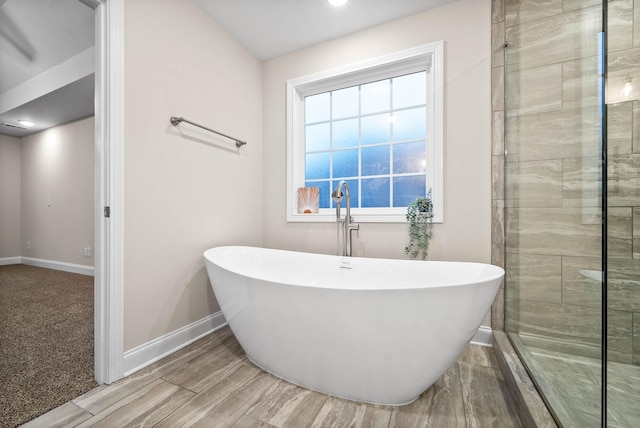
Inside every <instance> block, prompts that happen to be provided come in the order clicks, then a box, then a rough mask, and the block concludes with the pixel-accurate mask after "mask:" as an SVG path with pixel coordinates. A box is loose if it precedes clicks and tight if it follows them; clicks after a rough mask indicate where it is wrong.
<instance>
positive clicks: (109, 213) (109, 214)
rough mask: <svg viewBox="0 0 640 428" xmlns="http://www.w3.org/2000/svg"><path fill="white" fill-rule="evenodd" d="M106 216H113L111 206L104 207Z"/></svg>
mask: <svg viewBox="0 0 640 428" xmlns="http://www.w3.org/2000/svg"><path fill="white" fill-rule="evenodd" d="M104 216H105V217H111V207H104Z"/></svg>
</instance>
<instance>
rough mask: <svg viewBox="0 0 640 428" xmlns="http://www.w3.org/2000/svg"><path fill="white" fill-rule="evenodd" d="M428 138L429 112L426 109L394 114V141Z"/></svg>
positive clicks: (414, 109)
mask: <svg viewBox="0 0 640 428" xmlns="http://www.w3.org/2000/svg"><path fill="white" fill-rule="evenodd" d="M425 138H427V111H426V109H425V108H424V107H420V108H413V109H410V110H403V111H396V112H394V113H393V141H402V140H417V139H425Z"/></svg>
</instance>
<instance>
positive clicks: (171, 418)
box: [23, 327, 521, 428]
mask: <svg viewBox="0 0 640 428" xmlns="http://www.w3.org/2000/svg"><path fill="white" fill-rule="evenodd" d="M503 391H504V383H503V380H502V376H501V374H500V371H499V368H498V366H497V362H495V357H494V355H493V351H492V349H491V348H484V347H480V346H474V345H470V346H468V347H467V348H466V350H465V352H464V353H463V354H462V355H461V356H460V358H459V359H458V361H457V362H456V363H454V364H453V365H452V366H451V367H450V368H449V369H448V370H447V372H446V373H445V374H444V375H443V376H442V377H441V378H440V379H439V380H438V381H437V382H436V383H435V384H434V385H433V386H431V387H430V388H429V389H428V390H427V391H425V392H424V393H423V394H422V395H421V396H420V397H419V398H418V399H417V400H416V401H414V402H413V403H411V404H408V405H406V406H399V407H393V406H378V405H371V404H363V403H357V402H353V401H349V400H344V399H340V398H336V397H332V396H328V395H325V394H321V393H318V392H313V391H310V390H308V389H305V388H301V387H299V386H295V385H293V384H291V383H289V382H286V381H284V380H281V379H279V378H277V377H275V376H273V375H271V374H269V373H267V372H265V371H263V370H261V369H259V368H258V367H256V366H255V365H253V364H252V363H251V362H250V361H249V360H248V359H247V358H246V356H245V354H244V352H243V351H242V348H241V347H240V345H239V344H238V342H237V341H236V339H235V337H234V336H233V334H232V333H231V331H230V330H229V328H228V327H224V328H222V329H220V330H218V331H216V332H214V333H212V334H210V335H208V336H207V337H205V338H203V339H201V340H199V341H197V342H196V343H194V344H192V345H190V346H188V347H186V348H184V349H182V350H180V351H178V352H176V353H174V354H172V355H171V356H169V357H167V358H165V359H163V360H161V361H159V362H157V363H155V364H153V365H151V366H149V367H147V368H145V369H143V370H141V371H140V372H138V373H136V374H133V375H131V376H129V377H127V378H125V379H122V380H120V381H118V382H115V383H113V384H111V385H102V386H100V387H98V388H96V389H94V390H93V391H90V392H88V393H86V394H84V395H82V396H80V397H78V398H76V399H75V400H73V401H70V402H68V403H66V404H64V405H62V406H60V407H58V408H56V409H53V410H52V411H50V412H48V413H46V414H44V415H42V416H40V417H39V418H37V419H34V420H33V421H31V422H28V423H27V424H25V425H23V427H46V428H51V427H88V426H96V427H109V428H113V427H143V426H144V427H183V426H195V427H215V428H217V427H234V428H245V427H264V428H271V427H295V428H304V427H366V428H369V427H372V428H375V427H402V428H405V427H406V428H409V427H427V426H428V427H447V428H449V427H479V428H484V427H500V428H505V427H520V426H521V425H520V422H519V421H518V419H517V417H516V416H515V412H514V411H513V409H512V406H511V404H510V402H509V400H508V398H507V399H505V396H504V395H503Z"/></svg>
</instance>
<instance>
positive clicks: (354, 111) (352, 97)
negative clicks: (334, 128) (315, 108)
mask: <svg viewBox="0 0 640 428" xmlns="http://www.w3.org/2000/svg"><path fill="white" fill-rule="evenodd" d="M331 94H332V99H331V109H332V116H331V118H332V119H342V118H343V117H351V116H357V115H358V87H357V86H354V87H352V88H345V89H341V90H339V91H333V92H332V93H331Z"/></svg>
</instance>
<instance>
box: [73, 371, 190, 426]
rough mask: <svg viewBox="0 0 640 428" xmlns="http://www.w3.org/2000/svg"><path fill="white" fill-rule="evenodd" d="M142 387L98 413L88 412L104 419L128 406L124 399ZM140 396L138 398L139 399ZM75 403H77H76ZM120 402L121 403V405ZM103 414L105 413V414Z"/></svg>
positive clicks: (94, 416)
mask: <svg viewBox="0 0 640 428" xmlns="http://www.w3.org/2000/svg"><path fill="white" fill-rule="evenodd" d="M158 381H161V382H165V383H169V384H171V383H170V382H167V381H165V380H164V379H160V378H158V379H155V380H154V381H153V382H158ZM153 382H150V383H149V384H148V385H146V386H145V387H147V386H150V385H151V384H152V383H153ZM171 385H173V384H171ZM174 386H177V387H179V388H180V386H179V385H174ZM142 389H143V388H140V389H137V390H136V391H134V392H132V393H131V394H127V395H125V396H124V397H122V399H120V400H118V401H116V402H115V403H113V404H111V405H110V406H108V407H105V408H104V409H102V410H100V411H99V412H96V413H92V412H88V413H89V414H91V415H92V416H91V418H97V417H101V416H102V417H103V419H104V418H106V417H108V416H109V415H111V414H113V413H116V412H118V411H120V410H121V409H122V408H123V407H126V406H127V404H123V403H122V402H123V401H125V400H127V399H129V398H131V396H132V395H134V394H136V393H138V392H140V391H141V390H142ZM182 389H184V388H182ZM176 392H177V391H174V392H172V393H171V394H174V393H176ZM139 398H140V397H139ZM139 398H138V399H139ZM133 401H135V400H132V402H133ZM74 404H75V403H74ZM119 404H120V405H119ZM118 405H119V406H118ZM110 409H111V410H110ZM83 410H84V409H83ZM107 410H110V411H109V412H107ZM103 414H104V415H103ZM91 418H89V419H87V420H90V419H91ZM85 422H86V421H85ZM83 423H84V422H83Z"/></svg>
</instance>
